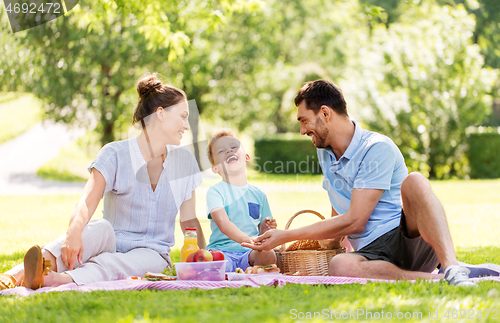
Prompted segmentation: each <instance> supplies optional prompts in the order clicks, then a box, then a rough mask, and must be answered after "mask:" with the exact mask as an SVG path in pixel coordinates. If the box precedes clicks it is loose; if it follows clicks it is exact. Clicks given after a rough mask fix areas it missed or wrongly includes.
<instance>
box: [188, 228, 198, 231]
mask: <svg viewBox="0 0 500 323" xmlns="http://www.w3.org/2000/svg"><path fill="white" fill-rule="evenodd" d="M186 231H196V228H186Z"/></svg>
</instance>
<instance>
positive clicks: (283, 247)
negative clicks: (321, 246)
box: [280, 210, 345, 252]
mask: <svg viewBox="0 0 500 323" xmlns="http://www.w3.org/2000/svg"><path fill="white" fill-rule="evenodd" d="M304 213H312V214H314V215H317V216H318V218H320V219H321V220H324V219H325V217H324V216H323V215H321V213H319V212H316V211H314V210H301V211H299V212H297V213H295V214H294V215H292V217H291V218H290V219H289V220H288V222H287V223H286V225H285V230H288V229H289V228H290V225H291V224H292V222H293V220H294V219H295V218H296V217H297V216H299V215H301V214H304ZM344 238H345V237H342V238H340V243H341V244H342V241H344ZM284 250H285V243H284V244H282V245H281V247H280V251H281V252H282V251H284Z"/></svg>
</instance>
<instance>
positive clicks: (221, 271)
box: [174, 260, 227, 281]
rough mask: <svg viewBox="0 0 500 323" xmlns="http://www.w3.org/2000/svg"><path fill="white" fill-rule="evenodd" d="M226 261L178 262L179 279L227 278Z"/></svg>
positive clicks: (210, 279)
mask: <svg viewBox="0 0 500 323" xmlns="http://www.w3.org/2000/svg"><path fill="white" fill-rule="evenodd" d="M226 261H227V260H221V261H204V262H176V263H174V266H175V271H176V272H177V280H204V281H223V280H224V279H225V278H226Z"/></svg>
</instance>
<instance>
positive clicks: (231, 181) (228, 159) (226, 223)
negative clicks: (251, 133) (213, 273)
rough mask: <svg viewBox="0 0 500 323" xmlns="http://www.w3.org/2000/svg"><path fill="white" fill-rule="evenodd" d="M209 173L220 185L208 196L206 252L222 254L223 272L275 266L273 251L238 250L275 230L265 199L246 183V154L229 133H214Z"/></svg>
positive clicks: (258, 191) (247, 159)
mask: <svg viewBox="0 0 500 323" xmlns="http://www.w3.org/2000/svg"><path fill="white" fill-rule="evenodd" d="M207 150H208V151H207V153H208V158H209V159H210V162H211V163H212V171H213V172H214V173H216V174H219V175H220V176H221V177H222V181H221V182H220V183H218V184H215V185H214V186H212V187H210V188H209V190H208V192H207V212H208V213H209V215H208V218H209V219H210V220H211V221H210V227H211V229H212V235H211V236H210V242H209V244H208V246H207V249H212V250H219V251H221V252H222V253H223V254H224V257H225V259H226V260H227V263H226V271H227V272H234V271H235V269H236V268H241V269H243V270H245V269H246V268H247V267H249V266H254V265H256V266H266V265H270V264H275V263H276V255H275V254H274V251H272V250H270V251H255V250H251V249H249V248H245V247H242V246H241V243H243V242H251V237H253V236H257V235H259V234H262V233H264V232H266V231H267V230H270V229H276V220H274V219H273V218H272V215H271V210H270V208H269V204H268V202H267V197H266V195H265V194H264V192H262V191H261V190H259V189H258V188H256V187H255V186H253V185H250V184H248V182H247V173H246V163H248V162H250V156H249V155H248V154H246V153H245V151H244V150H243V147H242V146H241V144H240V142H239V141H238V139H236V137H235V136H234V135H233V134H232V133H231V132H230V131H228V130H224V129H223V130H221V131H219V132H217V133H216V134H215V135H214V136H213V137H212V138H211V139H210V142H209V145H208V149H207Z"/></svg>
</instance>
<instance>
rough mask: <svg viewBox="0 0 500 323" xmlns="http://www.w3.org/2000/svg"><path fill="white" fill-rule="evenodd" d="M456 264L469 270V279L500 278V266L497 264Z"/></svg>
mask: <svg viewBox="0 0 500 323" xmlns="http://www.w3.org/2000/svg"><path fill="white" fill-rule="evenodd" d="M458 263H459V264H460V266H462V267H467V269H469V271H470V273H469V278H478V277H486V276H500V265H497V264H479V265H470V264H466V263H462V262H460V261H459V262H458Z"/></svg>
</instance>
